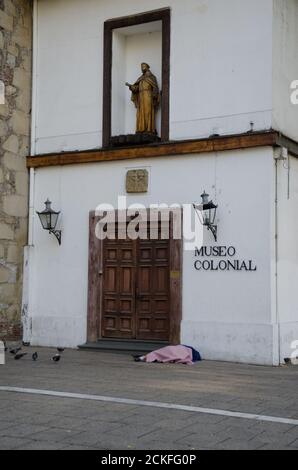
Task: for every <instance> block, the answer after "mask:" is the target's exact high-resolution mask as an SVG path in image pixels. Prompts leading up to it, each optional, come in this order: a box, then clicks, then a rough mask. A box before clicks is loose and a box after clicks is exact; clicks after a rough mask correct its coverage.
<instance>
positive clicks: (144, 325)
mask: <svg viewBox="0 0 298 470" xmlns="http://www.w3.org/2000/svg"><path fill="white" fill-rule="evenodd" d="M102 255H103V262H102V296H101V301H102V305H101V312H102V313H101V335H102V337H104V338H120V339H138V340H164V341H168V340H169V339H170V305H171V302H170V241H169V240H162V239H157V240H142V239H137V240H129V239H127V240H119V239H116V240H111V239H108V238H107V239H105V240H104V241H103V247H102Z"/></svg>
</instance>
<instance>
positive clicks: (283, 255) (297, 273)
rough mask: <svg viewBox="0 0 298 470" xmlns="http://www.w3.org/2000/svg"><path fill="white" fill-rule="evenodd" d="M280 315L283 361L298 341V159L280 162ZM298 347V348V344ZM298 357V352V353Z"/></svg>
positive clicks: (278, 274)
mask: <svg viewBox="0 0 298 470" xmlns="http://www.w3.org/2000/svg"><path fill="white" fill-rule="evenodd" d="M277 194H278V198H277V200H278V203H277V207H278V217H277V220H278V255H277V260H278V264H277V279H278V317H279V321H280V337H281V344H280V360H281V362H282V361H283V359H284V358H288V357H291V353H292V352H293V351H294V349H291V343H292V342H293V341H297V342H298V290H297V285H298V218H297V208H298V159H297V158H293V157H290V160H289V162H287V161H285V162H279V163H278V192H277ZM295 349H298V343H297V346H296V347H295ZM297 356H298V354H297Z"/></svg>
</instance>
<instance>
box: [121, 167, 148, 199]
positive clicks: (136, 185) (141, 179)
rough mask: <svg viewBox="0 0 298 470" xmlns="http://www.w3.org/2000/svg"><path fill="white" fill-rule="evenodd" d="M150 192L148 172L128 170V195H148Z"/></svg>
mask: <svg viewBox="0 0 298 470" xmlns="http://www.w3.org/2000/svg"><path fill="white" fill-rule="evenodd" d="M147 191H148V171H147V170H144V169H139V170H128V172H127V173H126V192H127V193H146V192H147Z"/></svg>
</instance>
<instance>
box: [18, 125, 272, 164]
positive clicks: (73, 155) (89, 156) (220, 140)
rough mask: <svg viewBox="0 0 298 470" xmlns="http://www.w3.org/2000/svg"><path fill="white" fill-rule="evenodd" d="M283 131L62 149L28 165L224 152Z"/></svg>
mask: <svg viewBox="0 0 298 470" xmlns="http://www.w3.org/2000/svg"><path fill="white" fill-rule="evenodd" d="M280 142H281V135H280V134H279V133H278V132H276V131H264V132H253V133H247V134H239V135H230V136H224V137H209V138H207V139H197V140H184V141H176V142H173V141H171V142H167V143H161V144H150V145H146V146H138V147H121V148H117V149H115V148H111V149H98V150H88V151H77V152H61V153H52V154H45V155H36V156H29V157H27V167H28V168H39V167H47V166H56V165H73V164H76V163H94V162H109V161H115V160H131V159H135V158H153V157H170V156H173V155H188V154H199V153H211V152H221V151H224V150H238V149H247V148H253V147H264V146H276V145H280Z"/></svg>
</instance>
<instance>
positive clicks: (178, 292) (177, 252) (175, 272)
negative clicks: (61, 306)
mask: <svg viewBox="0 0 298 470" xmlns="http://www.w3.org/2000/svg"><path fill="white" fill-rule="evenodd" d="M115 212H116V217H118V214H119V211H115ZM148 212H149V209H147V213H148ZM129 220H130V217H129V218H127V221H129ZM99 221H100V217H99V216H97V215H96V213H95V211H90V212H89V260H88V309H87V342H90V343H94V342H96V341H98V340H99V339H101V338H102V335H101V323H102V322H101V320H102V318H101V315H102V289H103V285H102V281H103V280H102V274H103V269H102V267H103V240H100V239H98V238H97V237H96V235H95V229H96V224H97V223H98V222H99ZM182 222H183V220H182V210H181V227H182V226H183V225H182ZM172 227H173V214H172V213H170V230H169V232H170V238H169V245H170V266H169V271H170V335H169V341H170V343H171V344H180V330H181V320H182V261H183V259H182V258H183V240H182V238H181V239H178V240H177V239H174V238H173V230H172ZM132 341H133V340H132Z"/></svg>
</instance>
